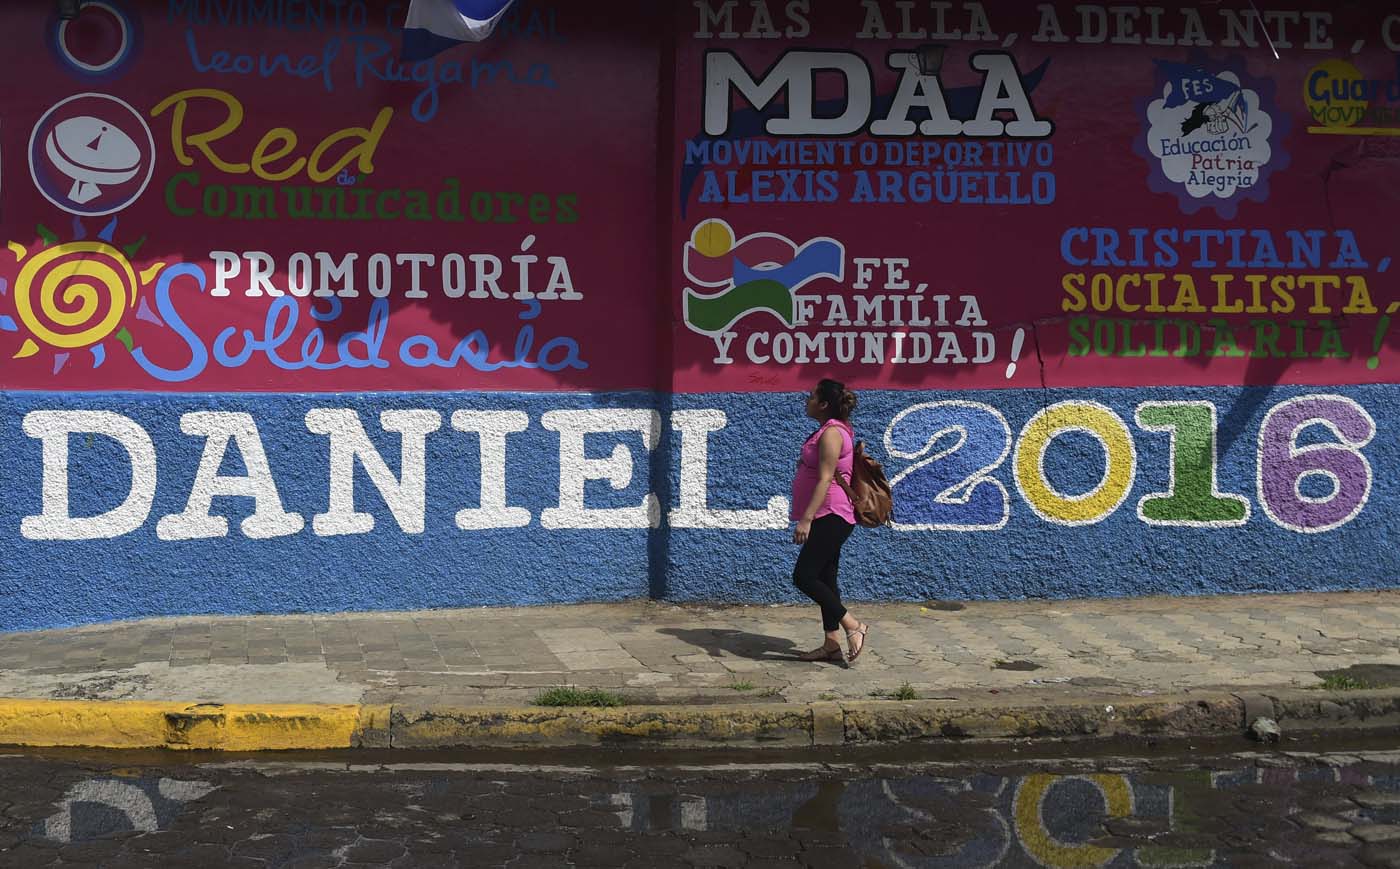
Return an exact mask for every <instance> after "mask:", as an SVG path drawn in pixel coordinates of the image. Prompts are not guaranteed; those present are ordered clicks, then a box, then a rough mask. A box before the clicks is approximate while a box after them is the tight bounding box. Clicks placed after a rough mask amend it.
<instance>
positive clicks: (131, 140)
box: [29, 93, 156, 217]
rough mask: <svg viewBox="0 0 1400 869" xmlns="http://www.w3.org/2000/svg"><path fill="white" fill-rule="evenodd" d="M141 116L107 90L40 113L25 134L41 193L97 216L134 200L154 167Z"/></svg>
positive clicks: (82, 213)
mask: <svg viewBox="0 0 1400 869" xmlns="http://www.w3.org/2000/svg"><path fill="white" fill-rule="evenodd" d="M155 152H156V147H155V140H154V139H153V138H152V137H151V128H150V127H149V126H147V125H146V121H145V119H144V118H142V117H141V115H139V114H138V113H137V112H136V110H135V109H133V108H132V107H131V106H130V105H128V104H127V103H125V102H123V101H121V100H119V99H117V98H116V97H113V96H108V95H107V94H91V93H89V94H77V95H76V96H71V97H69V98H68V99H66V100H63V101H62V102H60V103H58V104H56V105H55V106H54V107H53V108H51V109H49V110H48V111H47V112H45V113H44V116H43V117H42V118H40V119H39V123H37V124H35V125H34V132H33V133H31V134H30V136H29V173H30V176H31V177H33V179H34V184H35V186H37V187H38V188H39V192H40V193H42V194H44V198H45V199H47V200H49V201H50V202H52V203H53V204H54V205H57V206H58V207H59V208H61V209H63V210H64V211H67V212H68V213H70V214H76V215H78V216H80V217H100V216H102V215H104V214H113V213H115V212H118V211H121V210H122V209H123V208H126V207H127V206H128V205H130V204H131V203H133V202H135V201H136V200H137V199H138V198H139V197H140V196H141V194H142V193H143V192H144V191H145V189H146V185H147V184H149V183H150V181H151V174H152V172H153V171H154V170H155Z"/></svg>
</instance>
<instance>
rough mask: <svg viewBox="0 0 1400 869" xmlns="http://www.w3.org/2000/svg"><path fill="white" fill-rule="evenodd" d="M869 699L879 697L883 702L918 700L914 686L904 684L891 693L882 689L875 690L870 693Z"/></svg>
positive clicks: (917, 693)
mask: <svg viewBox="0 0 1400 869" xmlns="http://www.w3.org/2000/svg"><path fill="white" fill-rule="evenodd" d="M870 696H871V697H879V698H882V699H885V700H918V699H919V692H918V691H915V690H914V686H913V685H910V684H909V683H908V682H905V683H904V684H903V685H900V686H899V687H898V688H896V689H894V690H893V691H888V690H886V689H884V688H877V689H875V690H874V691H871V692H870Z"/></svg>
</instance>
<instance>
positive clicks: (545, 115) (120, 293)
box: [0, 0, 664, 391]
mask: <svg viewBox="0 0 1400 869" xmlns="http://www.w3.org/2000/svg"><path fill="white" fill-rule="evenodd" d="M613 9H614V10H615V14H610V15H609V16H608V17H607V21H606V22H605V21H603V20H601V19H599V18H598V16H595V15H594V14H593V13H592V12H591V11H590V10H589V9H587V8H585V7H583V6H581V5H578V4H548V3H530V2H522V3H520V4H518V5H517V6H516V7H515V8H514V9H513V11H512V12H511V13H510V14H509V15H508V16H507V17H506V19H505V20H504V21H503V22H502V24H501V26H500V28H499V29H498V31H497V33H496V34H495V35H494V36H493V37H492V39H491V40H490V41H489V42H487V43H484V44H481V45H479V46H471V47H467V48H462V49H457V50H454V51H452V52H448V53H444V54H441V55H439V56H438V57H436V58H435V59H433V60H431V61H426V62H422V63H414V64H408V63H404V62H402V61H400V60H399V52H400V47H399V32H398V31H399V28H400V26H401V25H402V23H403V20H404V15H405V4H402V3H390V2H375V0H370V2H360V0H355V2H345V3H340V2H337V3H315V2H313V3H286V4H282V3H270V4H269V3H258V2H241V0H232V2H219V3H208V2H203V0H170V2H164V0H92V2H89V3H87V4H86V5H85V8H84V12H83V14H82V16H81V17H80V18H79V19H77V20H76V21H73V22H62V21H60V20H59V19H58V18H57V16H56V12H55V9H54V5H53V4H52V3H8V4H5V5H4V7H3V8H2V9H0V32H4V33H5V34H6V35H7V36H8V37H10V38H9V39H8V40H7V42H8V47H7V49H6V51H5V53H4V56H3V57H0V80H3V81H5V82H7V83H10V84H11V87H8V88H7V92H6V97H5V112H4V119H3V123H0V151H2V152H3V155H4V164H3V178H2V180H0V186H2V187H3V205H4V207H3V211H0V235H3V239H0V242H4V243H7V244H5V249H0V389H52V390H106V389H113V390H127V389H132V390H148V389H159V390H187V391H303V390H312V391H340V390H355V391H365V390H419V389H471V390H490V389H599V388H610V389H611V388H651V387H655V386H656V385H657V381H656V375H655V374H654V373H653V372H654V371H655V366H654V365H652V364H651V360H652V359H653V358H654V355H655V349H654V345H655V341H654V339H653V338H648V337H647V336H650V335H654V334H655V329H654V325H653V324H654V323H655V322H656V320H657V319H658V317H660V316H664V314H662V313H661V312H662V311H664V308H663V307H662V305H663V301H662V300H660V299H657V298H656V297H655V295H654V294H650V293H646V292H641V291H640V290H641V288H643V287H645V286H648V285H650V284H653V283H654V282H655V278H656V274H657V264H656V262H657V261H656V256H657V247H658V246H657V244H656V231H655V228H654V227H655V211H656V207H655V196H656V194H655V189H654V185H653V184H652V178H653V177H654V175H655V165H656V152H655V129H656V122H655V117H656V111H657V102H656V58H657V55H656V52H657V48H656V46H657V45H658V44H659V42H660V39H659V34H658V33H657V32H656V30H657V27H658V24H659V22H660V21H661V19H660V18H659V17H658V16H656V15H653V14H649V13H648V11H647V8H646V7H645V5H644V4H642V3H640V2H635V3H634V2H624V3H620V4H613Z"/></svg>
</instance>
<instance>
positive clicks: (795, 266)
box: [683, 236, 846, 335]
mask: <svg viewBox="0 0 1400 869" xmlns="http://www.w3.org/2000/svg"><path fill="white" fill-rule="evenodd" d="M774 242H778V245H775V244H774ZM781 245H786V246H787V248H788V250H787V251H786V255H783V256H782V257H781V259H782V260H785V262H778V261H777V260H778V257H776V256H772V255H773V254H774V253H776V250H775V248H776V247H778V246H781ZM759 250H763V251H764V252H763V254H762V256H763V258H764V259H765V260H767V262H766V263H765V265H764V266H762V267H759V268H754V267H752V266H748V265H745V264H744V263H743V262H742V261H741V260H740V259H738V257H737V256H732V255H731V256H728V257H725V260H726V261H727V264H728V266H729V269H730V274H732V275H733V286H731V287H729V288H728V289H726V290H724V291H722V292H719V293H716V294H714V295H709V296H702V295H700V294H699V293H697V292H695V291H694V290H692V289H690V288H688V287H687V288H686V291H685V297H684V303H683V308H684V314H685V322H686V324H687V325H688V326H690V328H691V329H693V330H694V331H696V332H702V333H705V334H709V335H720V334H723V333H724V332H725V330H727V329H729V328H730V327H732V326H733V325H734V324H735V323H737V322H739V321H740V320H742V319H744V318H745V317H747V316H748V315H749V314H751V313H754V312H756V311H767V312H769V313H771V314H772V315H773V316H775V317H777V318H778V319H779V320H781V321H782V323H783V325H785V326H787V327H789V328H791V327H792V326H793V325H794V324H795V322H796V317H795V314H796V311H795V308H794V304H793V292H794V291H795V290H799V289H801V288H802V287H803V286H805V285H806V284H808V283H810V282H811V281H813V280H815V279H817V278H831V279H833V280H837V281H839V280H841V277H842V274H843V273H844V270H845V256H846V252H845V248H843V247H842V246H841V244H840V243H838V242H836V241H833V240H831V239H829V238H818V239H813V240H811V241H809V242H807V243H806V244H804V245H803V246H802V247H801V248H796V247H795V246H794V245H793V244H792V243H791V242H789V241H787V240H786V239H779V238H777V237H776V236H767V237H759V238H754V239H751V240H748V241H745V242H740V243H739V244H738V245H736V246H735V247H734V249H733V251H732V253H733V254H737V253H739V252H740V251H743V252H744V253H746V254H748V255H750V256H752V255H755V254H756V253H757V252H758V251H759ZM770 257H771V258H770ZM696 259H697V260H698V259H700V257H699V256H698V255H697V257H696ZM695 265H696V263H694V262H692V263H691V264H690V265H689V266H688V268H694V266H695ZM697 283H698V281H697Z"/></svg>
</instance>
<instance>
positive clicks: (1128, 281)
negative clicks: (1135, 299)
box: [1114, 274, 1142, 314]
mask: <svg viewBox="0 0 1400 869" xmlns="http://www.w3.org/2000/svg"><path fill="white" fill-rule="evenodd" d="M1130 286H1131V287H1140V286H1142V276H1140V275H1132V274H1128V275H1123V276H1121V277H1120V278H1118V286H1117V287H1116V288H1115V293H1114V294H1115V295H1116V296H1117V302H1118V310H1120V311H1122V312H1123V313H1125V314H1131V313H1133V312H1134V311H1136V310H1138V309H1139V308H1141V307H1142V305H1135V304H1129V302H1128V293H1127V289H1128V287H1130Z"/></svg>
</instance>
